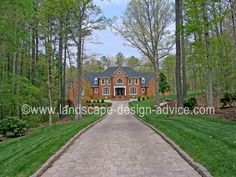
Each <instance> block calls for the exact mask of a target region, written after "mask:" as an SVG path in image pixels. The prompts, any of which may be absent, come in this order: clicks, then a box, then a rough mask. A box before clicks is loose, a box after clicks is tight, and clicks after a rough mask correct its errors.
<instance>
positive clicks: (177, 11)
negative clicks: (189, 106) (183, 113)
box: [175, 0, 183, 107]
mask: <svg viewBox="0 0 236 177" xmlns="http://www.w3.org/2000/svg"><path fill="white" fill-rule="evenodd" d="M175 14H176V15H175V16H176V34H175V35H176V68H175V69H176V73H175V74H176V95H177V106H178V107H183V91H182V83H181V30H180V29H181V28H180V27H181V14H182V12H181V0H176V1H175Z"/></svg>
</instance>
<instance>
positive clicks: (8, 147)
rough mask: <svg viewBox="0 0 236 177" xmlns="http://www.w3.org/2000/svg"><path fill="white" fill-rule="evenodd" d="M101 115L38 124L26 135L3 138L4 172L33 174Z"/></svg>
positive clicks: (0, 167)
mask: <svg viewBox="0 0 236 177" xmlns="http://www.w3.org/2000/svg"><path fill="white" fill-rule="evenodd" d="M99 118H100V117H99V116H95V115H90V116H85V117H84V118H83V119H81V120H79V121H76V122H70V123H68V124H61V125H53V126H51V127H42V128H35V129H33V130H32V132H30V133H29V134H28V135H26V136H23V137H20V138H16V139H11V140H8V141H5V142H1V143H0V176H4V177H10V176H12V177H26V176H30V175H31V174H33V173H34V172H35V171H36V170H37V169H38V168H40V166H41V165H42V164H43V163H44V162H46V161H47V160H48V159H49V158H50V157H51V156H52V155H53V154H54V153H55V152H57V151H58V150H59V149H60V148H61V147H62V146H63V145H64V144H65V143H66V142H67V141H68V140H69V139H70V138H72V137H73V136H74V135H75V134H76V133H78V132H79V131H81V130H82V129H83V128H85V127H86V126H88V125H89V124H91V123H93V122H95V121H97V120H98V119H99Z"/></svg>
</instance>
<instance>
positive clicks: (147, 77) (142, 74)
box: [84, 67, 154, 86]
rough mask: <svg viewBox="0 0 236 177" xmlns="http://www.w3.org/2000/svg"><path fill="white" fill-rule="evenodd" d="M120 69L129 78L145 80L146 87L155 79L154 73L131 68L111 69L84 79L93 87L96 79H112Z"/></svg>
mask: <svg viewBox="0 0 236 177" xmlns="http://www.w3.org/2000/svg"><path fill="white" fill-rule="evenodd" d="M118 69H121V70H123V71H124V72H125V73H126V74H127V75H128V77H136V78H145V85H147V84H148V83H149V81H150V80H151V79H152V78H153V77H154V73H151V72H137V71H135V70H133V69H132V68H130V67H110V68H108V69H107V70H105V71H104V72H98V73H85V74H84V77H85V78H86V79H87V80H88V81H89V83H90V84H91V85H92V86H93V85H94V79H95V78H110V77H111V76H112V74H114V73H115V72H116V71H117V70H118Z"/></svg>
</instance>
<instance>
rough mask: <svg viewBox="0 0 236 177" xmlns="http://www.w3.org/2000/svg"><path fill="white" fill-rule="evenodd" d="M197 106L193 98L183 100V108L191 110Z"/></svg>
mask: <svg viewBox="0 0 236 177" xmlns="http://www.w3.org/2000/svg"><path fill="white" fill-rule="evenodd" d="M196 106H197V99H196V98H195V97H189V98H186V99H184V107H185V108H186V107H187V108H189V109H190V110H193V109H194V108H195V107H196Z"/></svg>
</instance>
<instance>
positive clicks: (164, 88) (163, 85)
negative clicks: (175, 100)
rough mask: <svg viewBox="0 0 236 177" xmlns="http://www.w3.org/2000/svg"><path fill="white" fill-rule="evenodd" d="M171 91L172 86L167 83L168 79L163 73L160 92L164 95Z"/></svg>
mask: <svg viewBox="0 0 236 177" xmlns="http://www.w3.org/2000/svg"><path fill="white" fill-rule="evenodd" d="M169 90H170V85H169V83H168V82H167V78H166V76H165V75H164V74H163V73H161V74H160V92H161V93H162V94H165V92H167V91H169Z"/></svg>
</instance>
